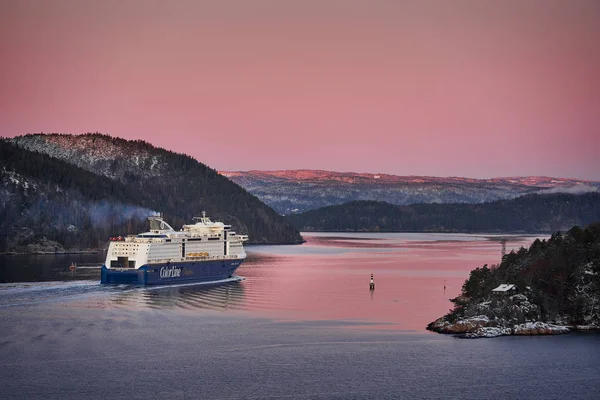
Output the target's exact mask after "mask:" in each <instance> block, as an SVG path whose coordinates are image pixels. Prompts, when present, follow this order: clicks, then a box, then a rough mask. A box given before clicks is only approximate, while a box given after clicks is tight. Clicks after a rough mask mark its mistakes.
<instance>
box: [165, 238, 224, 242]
mask: <svg viewBox="0 0 600 400" xmlns="http://www.w3.org/2000/svg"><path fill="white" fill-rule="evenodd" d="M201 240H204V239H203V238H192V239H181V241H182V242H186V241H187V242H196V241H201ZM208 240H221V238H220V237H209V238H208ZM170 241H171V239H165V242H170Z"/></svg>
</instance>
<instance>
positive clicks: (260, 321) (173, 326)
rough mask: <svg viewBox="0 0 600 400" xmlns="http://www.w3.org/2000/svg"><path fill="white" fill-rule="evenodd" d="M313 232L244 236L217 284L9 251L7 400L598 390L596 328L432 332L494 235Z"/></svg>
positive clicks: (0, 360) (0, 326)
mask: <svg viewBox="0 0 600 400" xmlns="http://www.w3.org/2000/svg"><path fill="white" fill-rule="evenodd" d="M304 237H305V239H306V240H307V243H305V244H304V245H301V246H250V247H248V248H247V250H248V254H249V257H248V260H247V261H246V262H245V263H244V264H242V267H240V269H239V270H238V272H237V274H238V275H240V276H242V277H244V278H245V280H243V281H241V282H230V283H226V284H222V285H185V286H175V287H173V286H168V287H151V288H137V287H130V286H116V287H114V286H109V287H106V286H101V285H99V283H98V281H99V276H100V269H99V266H100V265H101V263H102V258H103V256H102V255H85V256H83V255H82V256H61V257H17V256H2V257H0V281H1V282H3V283H0V333H1V336H0V384H1V385H0V398H3V399H4V398H24V399H31V398H46V399H47V398H100V399H114V398H127V399H137V398H139V399H148V398H151V399H152V398H157V399H162V398H170V399H197V398H207V399H211V398H215V399H220V398H222V399H264V398H293V399H304V398H314V399H330V398H339V399H352V398H356V399H363V398H364V399H371V398H390V399H396V398H406V399H413V398H425V399H428V398H457V399H458V398H464V399H471V398H472V399H489V398H532V399H552V398H565V397H567V398H581V399H588V398H589V399H595V398H598V397H597V395H598V392H599V390H600V373H598V371H600V336H599V335H595V334H589V335H582V334H570V335H565V336H555V337H531V338H512V337H505V338H495V339H487V340H486V339H480V340H460V339H456V338H454V337H450V336H442V335H437V334H432V333H429V332H426V331H425V329H424V328H425V325H426V324H427V323H428V322H430V321H432V320H434V319H435V318H437V317H439V316H441V315H443V314H444V313H445V312H446V311H448V309H449V308H450V307H451V303H450V302H449V301H448V299H449V298H452V297H454V296H456V295H457V294H458V293H459V292H460V287H461V285H462V283H463V282H464V280H465V279H466V278H467V277H468V273H469V271H470V270H471V269H473V268H475V267H480V266H482V265H484V264H486V263H487V264H493V263H496V262H498V261H499V259H500V256H501V245H500V243H499V240H498V238H493V237H492V238H490V237H485V236H473V235H444V234H325V233H320V234H315V233H311V234H304ZM533 239H534V238H533V237H525V238H523V237H514V238H511V239H510V240H509V241H508V243H507V250H510V249H511V248H518V247H519V246H528V245H529V243H530V242H531V241H532V240H533ZM73 261H75V262H77V265H78V268H77V270H76V271H75V272H71V271H69V269H68V266H69V265H70V264H71V262H73ZM371 273H373V274H374V276H375V284H376V290H375V291H374V292H370V291H369V290H368V285H369V277H370V274H371ZM444 286H445V288H444Z"/></svg>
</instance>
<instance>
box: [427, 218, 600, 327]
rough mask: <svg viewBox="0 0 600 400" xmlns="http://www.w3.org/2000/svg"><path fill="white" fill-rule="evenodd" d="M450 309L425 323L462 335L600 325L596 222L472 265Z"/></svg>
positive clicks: (599, 231) (599, 235) (599, 254)
mask: <svg viewBox="0 0 600 400" xmlns="http://www.w3.org/2000/svg"><path fill="white" fill-rule="evenodd" d="M451 301H452V302H453V303H454V309H452V310H450V312H449V313H448V314H446V315H445V316H443V317H441V318H439V319H437V320H436V321H434V322H431V323H430V324H429V325H428V326H427V329H428V330H431V331H434V332H438V333H450V334H457V335H460V336H461V337H467V338H477V337H495V336H505V335H547V334H562V333H568V332H569V331H571V330H597V329H599V327H600V223H595V224H592V225H589V226H588V227H586V228H585V229H580V228H579V227H574V228H572V229H570V230H569V231H568V232H567V233H566V234H564V235H563V234H562V233H560V232H557V233H555V234H553V235H552V236H551V237H550V239H548V240H539V239H536V240H535V241H534V242H533V243H532V245H531V246H530V247H529V249H526V248H524V247H521V248H520V249H519V250H518V251H516V252H515V251H513V252H511V253H509V254H506V255H505V256H503V257H502V261H501V263H500V264H498V265H492V266H490V267H488V266H487V264H486V265H484V266H483V267H481V268H476V269H475V270H473V271H471V273H470V276H469V279H468V280H466V281H465V283H464V284H463V286H462V291H461V294H460V295H459V296H458V297H456V298H454V299H451Z"/></svg>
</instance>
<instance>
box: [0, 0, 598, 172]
mask: <svg viewBox="0 0 600 400" xmlns="http://www.w3.org/2000/svg"><path fill="white" fill-rule="evenodd" d="M95 131H99V132H103V133H108V134H110V135H113V136H119V137H123V138H127V139H144V140H147V141H149V142H151V143H152V144H155V145H158V146H161V147H165V148H167V149H169V150H174V151H177V152H183V153H186V154H189V155H191V156H193V157H195V158H197V159H198V160H199V161H201V162H203V163H205V164H208V165H209V166H211V167H213V168H216V169H219V170H249V169H263V170H264V169H297V168H307V169H326V170H334V171H353V172H380V173H390V174H397V175H434V176H466V177H477V178H482V177H496V176H511V175H548V176H558V177H572V178H580V179H595V180H600V2H599V1H597V0H590V1H577V0H573V1H567V0H564V1H555V0H527V1H521V0H514V1H512V0H503V1H492V0H489V1H488V0H471V1H461V0H453V1H447V0H439V1H436V0H431V1H400V0H390V1H383V0H370V1H366V0H365V1H356V0H345V1H341V0H339V1H328V0H302V1H291V0H290V1H286V0H280V1H275V0H270V1H266V0H257V1H254V0H238V1H233V0H218V1H211V2H207V1H200V0H182V1H163V0H140V1H134V0H102V1H100V0H99V1H88V0H70V1H69V0H2V1H0V135H2V136H15V135H19V134H24V133H28V132H63V133H83V132H95Z"/></svg>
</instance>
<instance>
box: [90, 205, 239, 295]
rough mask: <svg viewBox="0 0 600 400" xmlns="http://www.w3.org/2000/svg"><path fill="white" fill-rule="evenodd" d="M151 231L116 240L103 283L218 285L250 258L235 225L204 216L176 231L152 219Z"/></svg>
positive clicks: (108, 254)
mask: <svg viewBox="0 0 600 400" xmlns="http://www.w3.org/2000/svg"><path fill="white" fill-rule="evenodd" d="M148 220H149V222H150V230H149V231H148V232H144V233H140V234H138V235H130V236H127V237H125V238H122V237H119V238H112V239H111V241H110V244H109V247H108V251H107V254H106V261H105V263H104V265H103V266H102V277H101V282H102V283H129V284H141V285H149V284H164V283H171V282H195V281H215V280H221V279H225V278H228V277H230V276H231V275H233V273H234V272H235V270H236V269H237V268H238V267H239V266H240V264H241V263H242V262H243V261H244V259H245V258H246V252H245V251H244V246H243V243H244V242H245V241H246V240H248V236H246V235H238V234H236V233H235V232H233V231H232V230H231V226H230V225H225V224H223V223H222V222H213V221H211V220H210V219H209V218H208V217H206V214H205V213H204V212H203V213H202V217H195V218H194V222H195V223H193V224H190V225H184V226H183V228H182V229H181V230H179V231H176V230H174V229H173V228H172V227H171V226H170V225H169V224H168V223H166V222H165V221H164V220H163V219H162V217H159V216H153V217H149V218H148Z"/></svg>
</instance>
